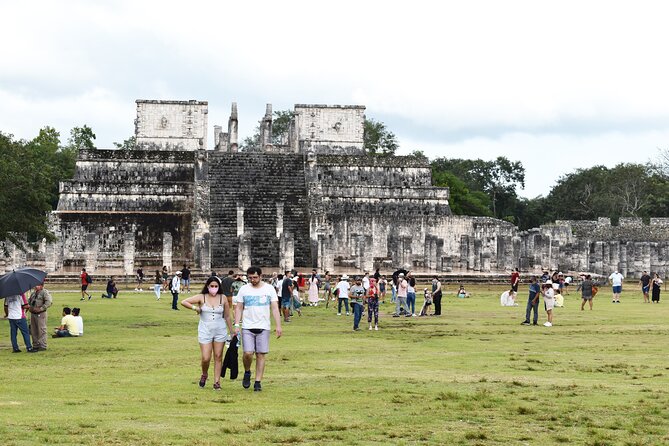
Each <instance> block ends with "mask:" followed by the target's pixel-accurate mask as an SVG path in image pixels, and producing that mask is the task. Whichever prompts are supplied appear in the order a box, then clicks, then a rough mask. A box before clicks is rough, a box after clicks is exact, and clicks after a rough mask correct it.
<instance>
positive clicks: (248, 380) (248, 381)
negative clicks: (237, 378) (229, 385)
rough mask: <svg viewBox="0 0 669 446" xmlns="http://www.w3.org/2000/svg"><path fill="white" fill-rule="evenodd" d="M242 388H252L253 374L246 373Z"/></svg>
mask: <svg viewBox="0 0 669 446" xmlns="http://www.w3.org/2000/svg"><path fill="white" fill-rule="evenodd" d="M242 387H244V388H245V389H248V388H249V387H251V372H250V371H249V372H244V377H243V378H242Z"/></svg>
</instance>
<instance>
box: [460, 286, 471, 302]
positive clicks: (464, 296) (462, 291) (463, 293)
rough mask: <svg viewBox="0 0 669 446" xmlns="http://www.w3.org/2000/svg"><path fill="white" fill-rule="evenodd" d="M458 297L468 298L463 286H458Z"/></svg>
mask: <svg viewBox="0 0 669 446" xmlns="http://www.w3.org/2000/svg"><path fill="white" fill-rule="evenodd" d="M458 297H459V298H460V299H464V298H466V297H469V293H468V292H467V290H465V286H464V285H460V288H458Z"/></svg>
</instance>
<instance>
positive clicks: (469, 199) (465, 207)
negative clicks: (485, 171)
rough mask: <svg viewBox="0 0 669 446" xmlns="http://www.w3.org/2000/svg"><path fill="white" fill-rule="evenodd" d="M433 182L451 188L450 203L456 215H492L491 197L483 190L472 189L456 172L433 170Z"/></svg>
mask: <svg viewBox="0 0 669 446" xmlns="http://www.w3.org/2000/svg"><path fill="white" fill-rule="evenodd" d="M432 184H433V185H434V186H437V187H448V188H449V189H450V190H449V192H450V198H449V205H450V207H451V211H453V213H454V214H455V215H472V216H482V217H492V212H491V211H490V198H489V197H488V196H487V195H486V194H485V193H484V192H482V191H470V190H469V188H468V187H467V186H466V185H465V182H464V181H462V180H461V179H460V178H458V177H457V176H455V174H453V173H451V172H445V171H441V172H436V171H434V170H433V172H432Z"/></svg>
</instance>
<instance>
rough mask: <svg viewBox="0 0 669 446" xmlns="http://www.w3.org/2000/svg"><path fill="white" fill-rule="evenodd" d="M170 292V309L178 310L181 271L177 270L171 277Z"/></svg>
mask: <svg viewBox="0 0 669 446" xmlns="http://www.w3.org/2000/svg"><path fill="white" fill-rule="evenodd" d="M170 292H171V293H172V309H173V310H178V309H179V308H178V307H177V302H179V293H180V292H181V271H177V272H176V273H175V274H174V277H172V282H171V285H170Z"/></svg>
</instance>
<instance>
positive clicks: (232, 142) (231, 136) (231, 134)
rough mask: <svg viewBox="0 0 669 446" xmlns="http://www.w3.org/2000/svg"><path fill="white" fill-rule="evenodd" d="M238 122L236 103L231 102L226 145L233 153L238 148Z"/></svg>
mask: <svg viewBox="0 0 669 446" xmlns="http://www.w3.org/2000/svg"><path fill="white" fill-rule="evenodd" d="M238 127H239V123H238V120H237V103H236V102H233V103H232V110H231V111H230V119H228V147H229V150H230V151H231V152H233V153H235V152H237V150H238V148H239V144H238V138H239V136H238V135H239V130H238Z"/></svg>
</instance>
